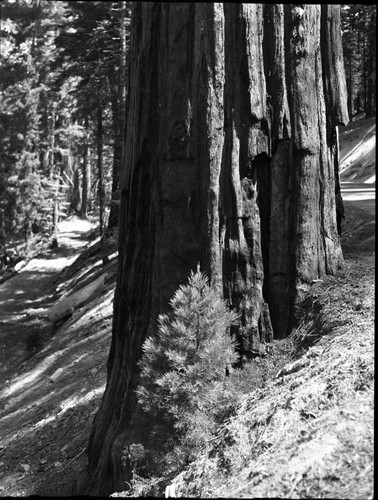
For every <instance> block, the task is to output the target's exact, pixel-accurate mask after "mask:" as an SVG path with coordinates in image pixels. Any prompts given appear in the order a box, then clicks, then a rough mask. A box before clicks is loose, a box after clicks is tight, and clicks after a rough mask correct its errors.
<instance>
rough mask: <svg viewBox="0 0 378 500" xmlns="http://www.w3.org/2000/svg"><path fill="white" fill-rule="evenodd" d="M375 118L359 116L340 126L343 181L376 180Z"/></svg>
mask: <svg viewBox="0 0 378 500" xmlns="http://www.w3.org/2000/svg"><path fill="white" fill-rule="evenodd" d="M375 142H376V123H375V118H368V119H366V118H363V117H361V118H359V119H357V120H355V121H353V122H351V123H349V124H348V125H347V126H346V127H345V128H343V127H340V162H341V163H340V171H341V175H340V178H341V180H342V181H353V182H364V183H369V184H370V183H374V182H375Z"/></svg>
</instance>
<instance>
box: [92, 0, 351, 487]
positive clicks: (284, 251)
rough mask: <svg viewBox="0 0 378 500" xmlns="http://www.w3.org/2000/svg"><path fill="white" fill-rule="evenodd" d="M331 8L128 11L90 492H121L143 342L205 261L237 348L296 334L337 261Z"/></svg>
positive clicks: (157, 6) (338, 73) (244, 350)
mask: <svg viewBox="0 0 378 500" xmlns="http://www.w3.org/2000/svg"><path fill="white" fill-rule="evenodd" d="M324 15H326V16H330V20H331V21H332V22H333V21H334V16H336V10H335V11H333V10H332V9H330V10H326V11H324V10H322V8H321V7H320V6H319V5H285V6H282V5H278V4H273V5H270V4H265V5H263V4H207V3H197V4H192V3H135V4H134V6H133V16H132V37H131V49H130V71H129V86H128V88H129V93H128V118H127V134H126V153H125V165H124V171H123V173H122V178H121V214H120V232H119V267H118V279H117V287H116V293H115V300H114V319H113V334H112V343H111V349H110V354H109V359H108V383H107V387H106V391H105V394H104V397H103V401H102V404H101V407H100V410H99V413H98V414H97V416H96V419H95V422H94V427H93V431H92V435H91V438H90V443H89V468H88V482H87V488H86V492H90V493H97V494H108V493H110V492H112V491H115V490H119V489H124V484H125V481H126V480H128V478H129V473H130V471H127V470H125V469H122V467H119V466H117V464H116V461H117V460H116V457H118V456H120V455H119V450H122V449H123V448H124V447H126V446H127V445H129V444H131V443H132V442H133V440H135V439H137V438H136V435H137V434H136V431H135V429H134V430H133V429H132V426H131V424H130V422H131V419H132V416H133V412H134V410H135V406H136V397H135V388H136V387H137V384H138V370H137V363H138V360H139V359H140V356H141V354H142V349H141V347H142V343H143V341H144V340H145V338H146V337H147V336H149V335H155V334H156V332H157V318H158V315H159V314H161V313H164V312H166V311H167V309H168V302H169V299H170V298H171V297H172V295H173V293H174V291H175V290H176V289H177V288H178V286H179V285H181V284H183V283H185V282H186V280H187V276H188V274H189V273H190V271H191V270H195V269H196V268H197V263H198V262H200V264H201V268H202V270H203V271H205V272H206V273H207V274H208V276H209V278H210V280H211V282H212V283H214V284H219V285H221V286H222V287H223V294H224V297H225V298H226V299H227V301H228V303H229V305H230V307H233V308H235V309H237V310H238V311H239V313H240V315H241V325H240V327H239V329H238V331H237V332H236V333H237V335H238V339H239V344H240V352H241V354H242V355H243V356H250V355H256V354H258V353H260V352H261V351H263V350H264V344H265V343H267V342H270V341H271V340H272V338H273V331H274V336H275V337H276V338H282V337H284V336H285V335H287V334H288V332H289V331H290V328H291V327H292V325H293V324H294V322H295V318H296V314H297V312H296V308H297V307H298V306H299V304H300V301H301V298H302V295H303V290H305V289H306V287H307V286H308V284H309V283H311V280H313V279H315V278H318V277H319V276H320V275H322V274H324V273H334V272H336V270H337V269H338V268H339V267H340V266H341V264H342V254H341V248H340V241H339V237H338V235H337V230H336V216H335V209H334V204H335V196H334V190H335V177H334V168H335V167H334V154H335V150H334V143H332V141H331V142H330V140H329V134H328V131H329V127H330V125H329V123H331V124H332V127H334V126H335V124H338V123H340V122H341V119H342V116H344V113H345V104H344V103H343V99H344V96H343V93H342V84H339V86H338V85H337V84H334V86H333V87H332V89H331V90H330V88H329V82H328V80H327V79H329V78H343V75H342V69H340V68H339V69H337V68H333V69H330V68H328V66H334V65H335V64H336V63H335V60H336V59H335V57H334V56H337V53H336V52H335V54H334V55H333V56H332V57H326V55H325V54H328V52H327V50H329V49H326V48H323V46H322V44H323V43H326V44H327V43H328V42H323V41H322V40H323V38H324V37H321V34H322V33H323V35H324V30H326V33H328V34H329V39H330V40H331V39H332V37H336V38H337V29H336V28H335V26H337V23H336V24H334V25H332V22H331V21H326V22H325V21H324V20H323V18H322V16H324ZM327 19H328V17H327ZM323 23H325V24H323ZM331 25H332V26H333V27H331ZM322 30H323V32H322ZM327 30H328V31H327ZM329 30H331V31H329ZM335 30H336V31H335ZM327 36H328V35H327ZM336 38H335V40H336ZM324 51H325V52H324ZM337 57H338V56H337ZM332 75H334V76H332ZM327 82H328V83H327ZM337 100H339V104H337ZM326 112H330V113H332V116H333V118H332V119H330V120H331V121H330V120H328V122H327V118H326ZM335 113H336V114H337V116H334V114H335ZM332 120H333V121H332ZM327 123H328V125H327ZM271 320H272V324H273V328H272V325H271ZM133 433H134V434H133ZM138 439H142V440H143V437H141V436H139V437H138ZM143 444H144V445H146V446H148V443H147V442H144V443H143ZM89 484H90V485H91V486H90V487H89V486H88V485H89Z"/></svg>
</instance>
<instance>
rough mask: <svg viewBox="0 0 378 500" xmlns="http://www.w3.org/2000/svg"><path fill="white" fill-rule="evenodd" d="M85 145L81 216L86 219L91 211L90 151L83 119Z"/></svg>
mask: <svg viewBox="0 0 378 500" xmlns="http://www.w3.org/2000/svg"><path fill="white" fill-rule="evenodd" d="M85 131H86V135H87V137H86V143H85V145H84V154H83V184H82V195H81V216H82V217H84V218H87V216H88V211H89V210H90V209H91V206H90V204H91V150H90V145H89V137H88V134H89V122H88V117H85Z"/></svg>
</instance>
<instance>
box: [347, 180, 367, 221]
mask: <svg viewBox="0 0 378 500" xmlns="http://www.w3.org/2000/svg"><path fill="white" fill-rule="evenodd" d="M341 194H342V197H343V200H344V202H346V203H347V204H350V205H352V206H353V207H356V208H360V209H362V210H365V211H366V212H369V213H370V214H372V215H374V216H375V182H374V184H368V183H362V182H342V183H341Z"/></svg>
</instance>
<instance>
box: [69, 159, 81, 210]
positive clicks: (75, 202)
mask: <svg viewBox="0 0 378 500" xmlns="http://www.w3.org/2000/svg"><path fill="white" fill-rule="evenodd" d="M71 168H72V172H73V174H72V194H71V205H70V209H69V213H70V214H71V213H73V214H75V215H79V214H80V210H81V194H80V172H79V159H78V156H77V154H76V153H75V154H74V156H73V157H72V165H71Z"/></svg>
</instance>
